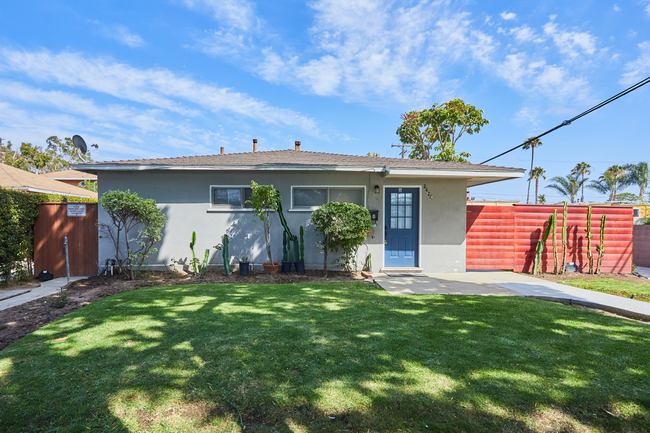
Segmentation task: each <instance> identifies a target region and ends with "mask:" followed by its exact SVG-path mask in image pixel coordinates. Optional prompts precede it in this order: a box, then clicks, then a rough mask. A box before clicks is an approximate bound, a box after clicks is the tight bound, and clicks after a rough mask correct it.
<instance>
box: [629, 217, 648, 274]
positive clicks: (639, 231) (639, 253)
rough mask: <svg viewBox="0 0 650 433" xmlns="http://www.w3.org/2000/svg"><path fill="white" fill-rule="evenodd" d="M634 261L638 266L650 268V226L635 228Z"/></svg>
mask: <svg viewBox="0 0 650 433" xmlns="http://www.w3.org/2000/svg"><path fill="white" fill-rule="evenodd" d="M632 261H633V262H634V264H635V265H637V266H644V267H647V268H650V226H647V225H643V226H634V252H633V254H632Z"/></svg>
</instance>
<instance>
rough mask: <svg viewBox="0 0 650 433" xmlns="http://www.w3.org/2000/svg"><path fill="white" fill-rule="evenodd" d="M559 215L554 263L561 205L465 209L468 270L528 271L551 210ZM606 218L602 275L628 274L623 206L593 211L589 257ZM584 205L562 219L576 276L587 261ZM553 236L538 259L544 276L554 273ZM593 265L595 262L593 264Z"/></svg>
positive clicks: (629, 224) (629, 213)
mask: <svg viewBox="0 0 650 433" xmlns="http://www.w3.org/2000/svg"><path fill="white" fill-rule="evenodd" d="M554 209H557V211H558V222H557V226H558V230H557V233H556V239H557V245H558V258H559V260H560V261H561V254H562V232H561V227H562V210H563V207H562V206H556V205H514V206H481V205H467V243H466V245H467V257H466V263H467V269H512V270H514V271H516V272H531V271H532V269H533V262H534V259H535V246H536V245H537V241H538V239H539V238H540V236H541V235H542V232H543V230H544V229H545V227H546V223H547V221H548V217H549V216H550V215H551V214H552V213H553V210H554ZM603 215H607V218H606V225H605V255H604V256H603V261H602V267H601V271H602V272H620V273H629V272H632V232H633V210H632V208H631V207H625V206H616V207H613V206H592V214H591V232H592V235H593V237H592V252H593V254H594V257H596V254H597V253H596V245H599V244H600V219H601V217H602V216H603ZM586 230H587V206H584V205H573V206H571V205H570V206H569V209H568V216H567V238H568V242H567V262H573V263H575V264H576V265H577V266H578V270H579V271H581V272H587V271H588V270H589V261H588V259H587V238H586V234H587V233H586ZM552 242H553V241H552V237H549V239H548V240H547V242H546V248H545V250H544V254H543V256H542V266H541V269H542V271H543V272H552V271H553V246H552V245H553V244H552ZM594 263H595V261H594Z"/></svg>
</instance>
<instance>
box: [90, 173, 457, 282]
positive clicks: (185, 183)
mask: <svg viewBox="0 0 650 433" xmlns="http://www.w3.org/2000/svg"><path fill="white" fill-rule="evenodd" d="M98 177H99V179H98V180H99V182H98V186H99V194H100V195H101V194H103V193H104V192H106V191H108V190H114V189H120V190H126V189H130V190H131V191H132V192H137V193H138V195H140V196H141V197H145V198H153V199H155V200H156V202H157V203H158V206H159V208H160V209H162V211H163V212H164V213H165V215H167V218H168V222H167V225H166V226H165V229H164V236H163V241H162V242H161V245H159V246H158V248H159V251H158V252H157V253H156V254H154V255H153V256H152V257H150V259H149V260H148V262H149V264H150V266H152V267H154V268H157V269H158V268H162V267H163V265H162V262H165V263H167V264H169V262H170V259H171V258H175V259H176V260H186V259H187V258H188V256H190V255H191V253H190V250H189V242H190V238H191V234H192V231H196V234H197V245H196V247H195V250H196V252H197V256H198V257H200V258H202V257H203V252H204V251H205V249H206V248H212V246H213V245H216V244H217V243H219V242H220V241H221V237H222V236H223V234H224V233H228V235H229V238H230V255H231V256H234V257H237V258H239V257H241V256H242V255H246V256H248V257H250V258H251V261H252V262H253V263H256V264H261V263H262V262H265V261H267V257H266V249H265V245H264V239H263V231H262V227H261V225H260V224H259V223H254V222H253V214H252V212H250V211H246V210H243V211H238V212H230V211H227V212H223V211H221V212H214V211H210V210H209V209H210V185H249V184H250V181H251V180H255V181H256V182H257V183H259V184H273V185H274V186H275V187H276V188H277V189H278V190H279V191H280V193H281V194H282V206H283V209H284V214H285V217H286V218H287V222H288V224H289V227H290V228H291V230H292V232H294V233H295V234H297V233H298V229H299V227H300V225H303V226H304V227H305V266H306V267H307V268H308V269H310V268H311V269H322V267H323V254H322V252H321V251H320V250H319V249H318V248H317V247H316V245H315V243H316V241H317V240H318V236H317V234H316V232H315V231H314V230H313V227H312V226H311V224H310V216H311V212H310V211H291V210H290V207H291V197H290V195H291V186H292V185H293V186H297V185H301V186H302V185H323V186H324V185H328V186H336V185H340V186H357V185H359V186H365V187H366V205H367V206H366V207H367V208H368V209H369V210H379V222H378V225H377V228H375V232H374V233H371V235H370V236H369V237H368V239H367V251H368V252H369V253H372V257H373V270H374V271H378V270H379V269H380V268H381V267H382V266H383V254H384V249H383V223H384V215H383V197H384V194H383V192H384V186H397V187H399V186H412V187H418V188H420V192H421V196H420V197H421V198H420V203H421V209H422V212H421V214H422V218H421V240H422V242H421V246H420V255H419V256H420V267H422V268H423V269H424V271H425V272H465V228H466V227H465V225H466V223H465V215H466V203H465V201H466V184H467V182H466V180H465V179H444V180H443V179H434V178H414V177H409V178H396V177H382V176H381V175H380V174H378V173H351V172H315V171H310V172H296V171H258V172H250V171H246V172H243V171H181V170H178V171H154V170H148V171H123V172H118V171H111V172H100V173H99V176H98ZM423 184H426V185H427V188H428V190H429V192H430V193H431V196H432V197H431V199H429V198H428V195H427V193H426V192H424V191H423V190H422V186H423ZM375 185H379V186H380V187H381V192H380V194H375V192H374V186H375ZM99 219H100V222H107V216H106V214H105V213H104V212H102V211H101V208H100V212H99ZM281 227H282V226H281V224H280V221H279V218H277V216H275V217H274V218H273V220H272V245H273V251H272V252H273V258H274V260H275V261H280V260H281V259H282V228H281ZM112 256H113V251H112V245H111V244H110V242H109V241H108V240H107V239H100V243H99V258H100V263H101V262H103V260H105V259H106V258H110V257H112ZM365 257H366V247H365V246H364V247H361V249H360V250H359V256H358V258H359V261H360V262H363V260H365ZM210 263H212V264H215V265H217V264H220V263H222V259H221V254H220V252H218V253H215V251H214V250H211V261H210Z"/></svg>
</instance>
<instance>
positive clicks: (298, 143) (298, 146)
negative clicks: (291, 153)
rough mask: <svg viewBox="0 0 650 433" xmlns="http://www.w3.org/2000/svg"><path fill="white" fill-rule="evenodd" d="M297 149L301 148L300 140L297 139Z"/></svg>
mask: <svg viewBox="0 0 650 433" xmlns="http://www.w3.org/2000/svg"><path fill="white" fill-rule="evenodd" d="M296 150H300V142H299V141H296Z"/></svg>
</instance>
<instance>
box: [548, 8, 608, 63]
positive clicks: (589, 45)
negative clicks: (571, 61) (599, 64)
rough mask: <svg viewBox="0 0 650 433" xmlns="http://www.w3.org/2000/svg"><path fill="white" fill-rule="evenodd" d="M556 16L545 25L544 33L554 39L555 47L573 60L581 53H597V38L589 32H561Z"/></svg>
mask: <svg viewBox="0 0 650 433" xmlns="http://www.w3.org/2000/svg"><path fill="white" fill-rule="evenodd" d="M554 20H555V16H554V15H552V16H551V20H550V21H549V22H548V23H546V24H544V33H545V34H546V35H548V36H551V37H552V38H553V42H554V43H555V46H556V47H557V48H558V49H559V50H560V52H561V53H563V54H566V55H567V56H569V57H571V58H575V57H578V56H579V55H580V54H581V53H583V54H589V55H592V54H594V53H595V52H596V38H595V37H594V36H592V35H591V34H590V33H589V32H570V31H564V30H560V29H559V28H558V25H557V24H556V23H555V22H554Z"/></svg>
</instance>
